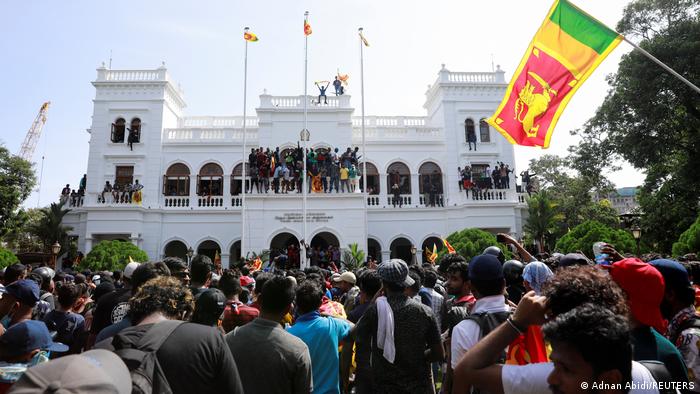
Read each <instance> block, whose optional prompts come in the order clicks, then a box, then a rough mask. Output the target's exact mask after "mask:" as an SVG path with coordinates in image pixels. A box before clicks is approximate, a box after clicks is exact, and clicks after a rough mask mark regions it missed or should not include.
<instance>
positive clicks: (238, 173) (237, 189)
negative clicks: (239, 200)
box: [231, 162, 252, 196]
mask: <svg viewBox="0 0 700 394" xmlns="http://www.w3.org/2000/svg"><path fill="white" fill-rule="evenodd" d="M242 176H243V164H240V163H239V164H237V165H236V166H235V167H233V173H232V176H231V195H232V196H237V195H239V194H241V191H242V188H241V177H242ZM245 185H246V190H251V189H250V165H249V164H248V163H247V162H246V163H245ZM251 191H252V190H251ZM246 193H248V192H246Z"/></svg>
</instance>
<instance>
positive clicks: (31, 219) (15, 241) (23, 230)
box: [2, 208, 46, 252]
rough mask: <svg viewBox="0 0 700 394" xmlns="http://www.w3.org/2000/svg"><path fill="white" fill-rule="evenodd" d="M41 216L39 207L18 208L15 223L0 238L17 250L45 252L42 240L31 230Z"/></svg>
mask: <svg viewBox="0 0 700 394" xmlns="http://www.w3.org/2000/svg"><path fill="white" fill-rule="evenodd" d="M42 217H43V214H42V213H41V209H39V208H29V209H27V210H24V209H20V210H19V211H18V212H17V215H16V217H15V219H16V225H14V226H10V228H9V231H8V232H7V234H5V236H4V237H3V238H2V240H3V241H4V242H5V243H6V244H7V246H8V247H9V248H10V249H12V250H16V251H19V252H45V251H46V249H44V245H43V243H42V241H41V240H40V239H39V237H37V236H36V235H34V234H32V230H31V229H32V228H33V227H35V226H37V225H38V224H39V221H40V220H41V218H42Z"/></svg>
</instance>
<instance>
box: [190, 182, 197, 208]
mask: <svg viewBox="0 0 700 394" xmlns="http://www.w3.org/2000/svg"><path fill="white" fill-rule="evenodd" d="M196 206H197V175H190V207H196Z"/></svg>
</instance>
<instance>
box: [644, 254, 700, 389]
mask: <svg viewBox="0 0 700 394" xmlns="http://www.w3.org/2000/svg"><path fill="white" fill-rule="evenodd" d="M649 264H651V265H652V266H653V267H654V268H656V269H657V270H658V271H659V272H661V275H663V277H664V283H665V286H664V296H663V301H662V302H661V314H662V315H663V316H664V317H665V318H666V319H668V321H669V324H668V331H667V332H666V337H667V338H668V339H669V341H671V343H673V344H674V345H675V346H676V347H677V348H678V350H679V351H680V352H681V355H682V356H683V360H684V361H685V366H686V367H687V368H688V377H689V378H690V381H691V382H693V383H694V385H695V388H694V390H695V391H700V348H699V346H700V315H698V313H697V312H696V311H695V290H694V289H693V286H692V284H691V283H690V278H689V276H688V271H686V269H685V268H684V267H683V265H681V263H679V262H677V261H675V260H668V259H657V260H652V261H650V262H649Z"/></svg>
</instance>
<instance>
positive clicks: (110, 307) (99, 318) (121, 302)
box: [90, 262, 139, 339]
mask: <svg viewBox="0 0 700 394" xmlns="http://www.w3.org/2000/svg"><path fill="white" fill-rule="evenodd" d="M138 266H139V263H136V262H131V263H129V264H127V265H126V267H125V268H124V275H123V277H122V280H123V281H124V287H122V288H121V289H118V290H116V291H114V292H112V293H109V294H105V295H104V296H102V297H101V298H100V300H99V301H98V302H97V306H96V307H95V312H94V313H93V318H92V325H91V326H90V336H91V337H92V338H93V339H94V337H96V336H97V334H99V333H100V331H102V329H103V328H105V327H107V326H109V325H112V324H114V323H118V322H120V321H121V320H122V319H123V318H124V317H125V316H126V314H127V313H128V312H129V298H131V295H132V294H131V275H132V274H133V273H134V271H136V268H138Z"/></svg>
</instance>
